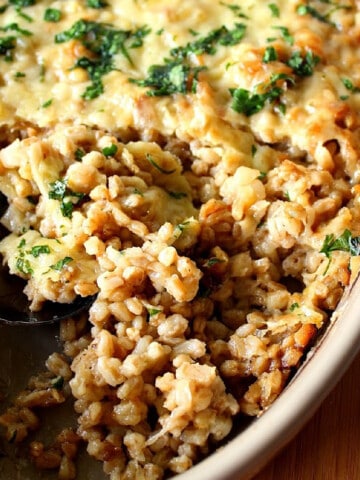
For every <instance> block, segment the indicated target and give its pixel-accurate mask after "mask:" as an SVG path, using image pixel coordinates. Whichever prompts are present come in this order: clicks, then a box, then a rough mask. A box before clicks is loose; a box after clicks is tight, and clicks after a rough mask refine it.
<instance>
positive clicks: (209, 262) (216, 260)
mask: <svg viewBox="0 0 360 480" xmlns="http://www.w3.org/2000/svg"><path fill="white" fill-rule="evenodd" d="M224 261H225V260H222V259H221V258H217V257H211V258H209V259H208V260H206V261H205V263H204V267H206V268H211V267H213V266H214V265H217V264H218V263H224Z"/></svg>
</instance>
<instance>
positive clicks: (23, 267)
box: [16, 254, 34, 275]
mask: <svg viewBox="0 0 360 480" xmlns="http://www.w3.org/2000/svg"><path fill="white" fill-rule="evenodd" d="M24 255H25V254H23V255H21V254H20V257H18V258H17V259H16V268H17V270H19V272H21V273H23V274H24V275H33V273H34V270H33V268H32V266H31V263H30V262H29V260H28V259H26V258H24Z"/></svg>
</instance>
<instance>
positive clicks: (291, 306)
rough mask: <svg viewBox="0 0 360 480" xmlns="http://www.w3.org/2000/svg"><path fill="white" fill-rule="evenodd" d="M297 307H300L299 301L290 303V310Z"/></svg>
mask: <svg viewBox="0 0 360 480" xmlns="http://www.w3.org/2000/svg"><path fill="white" fill-rule="evenodd" d="M297 308H300V305H299V304H298V303H297V302H295V303H292V304H291V305H290V312H293V311H294V310H296V309H297Z"/></svg>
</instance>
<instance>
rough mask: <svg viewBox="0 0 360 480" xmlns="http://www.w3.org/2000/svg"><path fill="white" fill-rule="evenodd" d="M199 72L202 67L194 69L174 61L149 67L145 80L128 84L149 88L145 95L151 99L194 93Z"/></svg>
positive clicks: (133, 80) (131, 80)
mask: <svg viewBox="0 0 360 480" xmlns="http://www.w3.org/2000/svg"><path fill="white" fill-rule="evenodd" d="M201 70H204V67H195V68H194V67H190V65H187V64H182V63H181V62H180V61H176V62H175V61H174V62H169V63H165V64H164V65H151V67H150V68H149V70H148V76H147V78H145V79H144V80H135V79H130V82H132V83H136V84H137V85H139V86H140V87H150V88H151V90H148V91H147V95H149V96H151V97H154V96H164V95H172V94H173V93H186V92H189V91H191V92H194V91H195V89H196V85H197V80H198V75H199V72H200V71H201Z"/></svg>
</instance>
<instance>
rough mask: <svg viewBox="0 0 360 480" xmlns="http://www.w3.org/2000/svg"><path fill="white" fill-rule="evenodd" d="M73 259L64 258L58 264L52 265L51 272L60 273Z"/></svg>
mask: <svg viewBox="0 0 360 480" xmlns="http://www.w3.org/2000/svg"><path fill="white" fill-rule="evenodd" d="M73 260H74V259H73V258H71V257H64V258H62V259H61V260H59V261H58V262H56V263H54V265H51V266H50V268H51V269H52V270H56V271H58V272H59V271H60V270H62V269H63V268H64V267H65V266H66V265H67V264H68V263H70V262H72V261H73Z"/></svg>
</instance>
